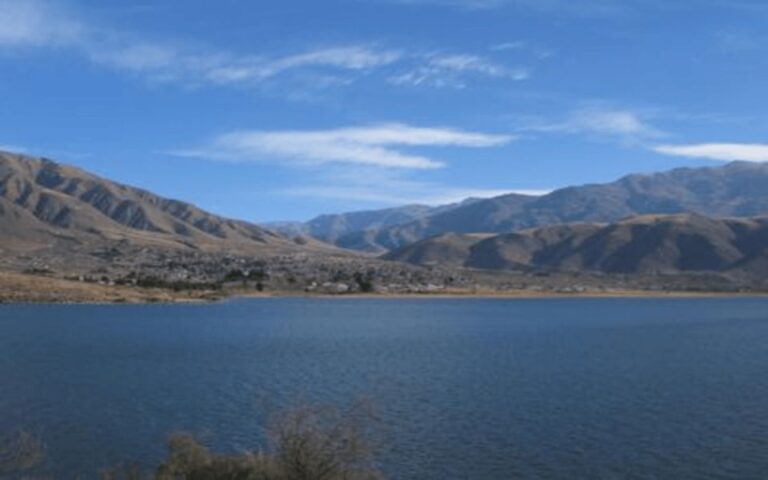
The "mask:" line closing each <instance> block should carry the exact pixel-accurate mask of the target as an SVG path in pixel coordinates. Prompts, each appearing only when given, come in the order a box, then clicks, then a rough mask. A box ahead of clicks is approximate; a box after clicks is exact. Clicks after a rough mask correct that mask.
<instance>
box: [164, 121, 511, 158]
mask: <svg viewBox="0 0 768 480" xmlns="http://www.w3.org/2000/svg"><path fill="white" fill-rule="evenodd" d="M513 139H514V137H512V136H509V135H493V134H486V133H477V132H467V131H463V130H457V129H451V128H421V127H413V126H409V125H405V124H399V123H394V124H383V125H375V126H369V127H350V128H340V129H333V130H314V131H240V132H231V133H227V134H224V135H221V136H219V137H218V138H216V139H215V140H214V141H213V142H212V143H211V144H210V145H208V146H206V147H204V148H202V149H193V150H181V151H176V152H173V153H175V154H176V155H181V156H190V157H200V158H210V159H220V160H230V161H243V162H247V161H260V162H264V161H275V160H280V161H283V162H285V161H287V162H290V163H294V164H305V165H307V164H308V165H317V164H328V163H332V164H358V165H368V166H376V167H386V168H402V169H435V168H441V167H442V166H443V163H442V162H440V161H438V160H434V159H432V158H429V157H426V156H423V155H415V154H411V153H406V152H403V151H401V149H402V147H446V146H452V147H470V148H482V147H493V146H499V145H503V144H506V143H509V142H510V141H512V140H513Z"/></svg>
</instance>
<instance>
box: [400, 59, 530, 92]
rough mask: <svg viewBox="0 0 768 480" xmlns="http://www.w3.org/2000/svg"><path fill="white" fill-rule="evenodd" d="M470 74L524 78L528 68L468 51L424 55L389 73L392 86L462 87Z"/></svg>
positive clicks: (528, 72)
mask: <svg viewBox="0 0 768 480" xmlns="http://www.w3.org/2000/svg"><path fill="white" fill-rule="evenodd" d="M470 76H480V77H491V78H504V79H508V80H515V81H520V80H525V79H527V78H529V77H530V71H529V70H528V69H527V68H522V67H517V68H513V67H509V66H506V65H502V64H500V63H498V62H494V61H492V60H490V59H488V58H485V57H481V56H478V55H469V54H427V55H423V56H422V57H421V58H418V59H417V61H416V63H415V65H413V66H412V67H411V68H409V69H408V70H407V71H405V72H401V73H398V74H395V75H392V76H391V77H390V78H389V82H390V83H392V84H394V85H411V86H432V87H438V88H442V87H453V88H463V87H465V86H466V84H467V81H468V78H469V77H470Z"/></svg>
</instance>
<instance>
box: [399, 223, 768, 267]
mask: <svg viewBox="0 0 768 480" xmlns="http://www.w3.org/2000/svg"><path fill="white" fill-rule="evenodd" d="M385 258H387V259H389V260H397V261H406V262H409V263H413V264H417V265H454V266H463V267H468V268H478V269H488V270H530V269H545V270H557V271H597V272H605V273H627V274H635V273H641V274H657V273H660V274H674V273H683V272H704V271H706V272H725V273H729V274H733V275H739V276H744V277H747V278H765V276H766V270H765V269H764V268H765V267H766V265H768V217H762V218H753V219H711V218H707V217H703V216H700V215H695V214H686V215H658V216H654V215H647V216H639V217H633V218H629V219H626V220H622V221H620V222H617V223H612V224H607V225H606V224H596V223H576V224H566V225H554V226H547V227H540V228H535V229H530V230H524V231H520V232H516V233H508V234H502V235H495V236H478V235H455V234H447V235H441V236H437V237H433V238H430V239H426V240H422V241H420V242H417V243H415V244H413V245H410V246H408V247H404V248H402V249H400V250H396V251H393V252H390V253H389V254H387V255H386V256H385Z"/></svg>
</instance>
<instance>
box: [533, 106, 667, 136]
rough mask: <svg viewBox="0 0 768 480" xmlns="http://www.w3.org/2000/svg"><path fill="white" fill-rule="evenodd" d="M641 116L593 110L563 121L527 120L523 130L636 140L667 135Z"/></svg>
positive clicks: (573, 115) (613, 110)
mask: <svg viewBox="0 0 768 480" xmlns="http://www.w3.org/2000/svg"><path fill="white" fill-rule="evenodd" d="M645 117H646V116H645V115H644V114H642V113H639V112H635V111H631V110H621V109H597V108H591V109H586V110H579V111H576V112H573V113H571V114H570V115H568V116H567V117H566V118H565V119H563V120H560V121H554V122H553V121H542V120H540V119H538V120H537V119H534V120H531V119H528V120H526V121H524V122H523V125H522V126H521V127H520V128H521V130H523V131H532V132H543V133H566V134H583V135H594V136H613V137H619V138H621V139H622V140H626V141H636V140H642V139H649V138H658V137H663V136H665V135H666V134H665V132H663V131H662V130H660V129H658V128H656V127H654V126H653V125H651V123H650V122H649V120H648V119H646V118H645Z"/></svg>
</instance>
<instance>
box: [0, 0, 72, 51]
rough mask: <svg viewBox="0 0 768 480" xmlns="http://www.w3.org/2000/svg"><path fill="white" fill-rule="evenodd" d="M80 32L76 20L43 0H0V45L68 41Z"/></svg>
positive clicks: (52, 43) (67, 43)
mask: <svg viewBox="0 0 768 480" xmlns="http://www.w3.org/2000/svg"><path fill="white" fill-rule="evenodd" d="M81 34H82V26H81V25H80V24H79V23H78V22H76V21H73V20H71V19H69V18H68V17H67V16H66V15H65V14H63V13H62V12H60V11H57V10H55V9H54V8H53V7H52V6H51V5H50V4H48V3H46V2H44V1H42V0H25V1H20V0H0V47H38V46H61V45H69V44H72V43H74V42H76V41H77V40H78V39H79V37H80V35H81Z"/></svg>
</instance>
